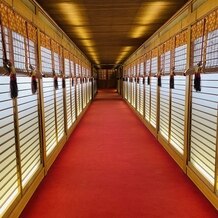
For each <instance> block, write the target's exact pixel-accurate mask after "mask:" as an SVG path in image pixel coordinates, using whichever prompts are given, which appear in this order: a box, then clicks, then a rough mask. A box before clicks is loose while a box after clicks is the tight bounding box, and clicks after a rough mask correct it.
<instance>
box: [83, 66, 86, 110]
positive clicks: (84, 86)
mask: <svg viewBox="0 0 218 218" xmlns="http://www.w3.org/2000/svg"><path fill="white" fill-rule="evenodd" d="M82 75H83V76H82V93H83V108H85V107H86V94H87V93H86V92H87V91H86V89H87V87H86V79H85V78H84V77H85V68H84V67H82Z"/></svg>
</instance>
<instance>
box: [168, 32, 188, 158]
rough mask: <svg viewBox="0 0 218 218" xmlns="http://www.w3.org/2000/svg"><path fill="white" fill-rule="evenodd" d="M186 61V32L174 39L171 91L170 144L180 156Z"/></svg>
mask: <svg viewBox="0 0 218 218" xmlns="http://www.w3.org/2000/svg"><path fill="white" fill-rule="evenodd" d="M186 60H187V31H186V30H185V31H183V32H181V33H180V34H178V35H176V37H175V49H174V66H175V74H176V75H175V77H174V87H175V88H174V89H171V128H170V143H171V145H172V146H173V147H174V148H175V149H176V150H177V151H178V152H179V153H181V154H183V153H184V124H185V89H186V77H185V76H183V73H184V71H185V70H186Z"/></svg>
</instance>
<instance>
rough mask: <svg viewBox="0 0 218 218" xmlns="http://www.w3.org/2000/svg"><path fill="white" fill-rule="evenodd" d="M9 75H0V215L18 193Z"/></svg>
mask: <svg viewBox="0 0 218 218" xmlns="http://www.w3.org/2000/svg"><path fill="white" fill-rule="evenodd" d="M9 83H10V80H9V77H3V76H0V86H1V89H0V129H1V131H0V144H1V146H0V157H1V164H0V172H1V173H0V181H1V182H0V190H1V198H0V216H1V215H2V214H3V212H4V210H5V209H6V208H7V207H8V206H10V205H11V203H12V202H13V201H14V199H15V198H16V197H17V195H18V175H17V165H16V148H15V133H14V118H13V107H12V105H13V104H12V100H11V98H10V93H9Z"/></svg>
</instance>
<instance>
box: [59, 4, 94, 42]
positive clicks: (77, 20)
mask: <svg viewBox="0 0 218 218" xmlns="http://www.w3.org/2000/svg"><path fill="white" fill-rule="evenodd" d="M58 5H59V8H60V9H61V12H62V13H63V15H64V16H65V18H66V19H67V20H68V22H69V24H70V25H72V26H75V27H76V28H74V29H75V32H76V34H77V36H78V37H79V38H80V39H87V38H90V34H89V33H88V31H87V29H86V27H84V25H86V24H87V20H86V15H85V13H84V12H83V10H82V9H81V6H77V5H76V4H75V3H72V2H70V3H64V2H62V3H59V4H58ZM72 28H73V27H72Z"/></svg>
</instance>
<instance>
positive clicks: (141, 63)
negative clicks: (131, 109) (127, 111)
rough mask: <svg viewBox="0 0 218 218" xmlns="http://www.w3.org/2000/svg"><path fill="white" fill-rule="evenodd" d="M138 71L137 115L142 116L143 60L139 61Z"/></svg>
mask: <svg viewBox="0 0 218 218" xmlns="http://www.w3.org/2000/svg"><path fill="white" fill-rule="evenodd" d="M139 66H140V69H139V75H140V78H139V113H140V114H141V115H142V116H143V115H144V71H145V70H144V58H142V59H141V61H140V65H139Z"/></svg>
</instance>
